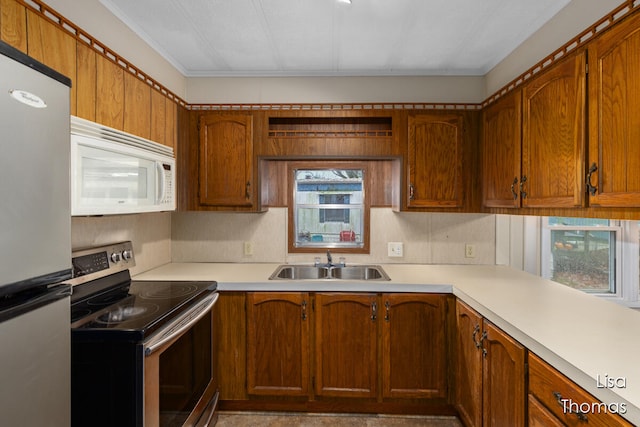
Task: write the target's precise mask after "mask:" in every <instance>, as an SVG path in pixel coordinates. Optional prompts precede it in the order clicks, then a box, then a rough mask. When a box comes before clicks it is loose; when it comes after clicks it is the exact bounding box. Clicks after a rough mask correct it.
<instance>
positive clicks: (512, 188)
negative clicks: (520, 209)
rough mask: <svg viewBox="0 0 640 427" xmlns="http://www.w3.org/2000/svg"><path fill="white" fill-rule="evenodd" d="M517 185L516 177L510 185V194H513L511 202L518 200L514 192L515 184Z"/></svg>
mask: <svg viewBox="0 0 640 427" xmlns="http://www.w3.org/2000/svg"><path fill="white" fill-rule="evenodd" d="M517 183H518V177H517V176H516V177H515V178H513V182H512V183H511V194H513V200H516V199H517V198H518V192H517V191H516V184H517Z"/></svg>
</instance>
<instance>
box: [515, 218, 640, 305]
mask: <svg viewBox="0 0 640 427" xmlns="http://www.w3.org/2000/svg"><path fill="white" fill-rule="evenodd" d="M538 224H539V228H540V241H539V248H538V250H537V253H538V254H539V261H540V265H539V270H538V271H539V273H540V276H541V277H543V278H546V279H548V280H552V279H551V274H550V262H551V231H552V230H554V229H556V230H557V229H561V230H564V229H568V230H576V229H578V230H596V231H613V232H614V233H615V246H616V248H615V257H616V262H615V268H614V274H615V279H614V280H615V287H616V292H615V293H602V292H593V291H586V293H588V294H590V295H594V296H597V297H599V298H603V299H607V300H610V301H612V302H616V303H618V304H621V305H625V306H628V307H632V308H638V307H640V300H639V299H640V262H639V256H640V233H639V230H640V224H639V223H638V221H619V220H609V225H608V226H549V217H541V218H539V223H538ZM525 252H528V253H529V256H530V257H532V256H534V254H533V253H531V252H530V251H525Z"/></svg>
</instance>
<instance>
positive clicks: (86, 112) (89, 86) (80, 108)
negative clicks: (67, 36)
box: [73, 41, 97, 121]
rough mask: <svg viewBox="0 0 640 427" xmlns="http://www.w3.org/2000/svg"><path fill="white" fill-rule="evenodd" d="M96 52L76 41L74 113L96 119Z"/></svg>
mask: <svg viewBox="0 0 640 427" xmlns="http://www.w3.org/2000/svg"><path fill="white" fill-rule="evenodd" d="M96 58H97V53H96V51H95V50H93V49H92V48H91V47H89V46H88V45H86V44H85V43H83V42H81V41H77V42H76V68H77V73H78V76H77V79H76V81H74V82H73V84H74V86H76V115H77V116H78V117H81V118H83V119H87V120H91V121H95V120H96V84H97V82H96V60H97V59H96Z"/></svg>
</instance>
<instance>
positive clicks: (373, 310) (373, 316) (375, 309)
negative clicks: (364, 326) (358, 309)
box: [371, 301, 378, 322]
mask: <svg viewBox="0 0 640 427" xmlns="http://www.w3.org/2000/svg"><path fill="white" fill-rule="evenodd" d="M377 318H378V304H376V302H375V301H374V302H372V303H371V320H372V321H374V322H375V321H376V319H377Z"/></svg>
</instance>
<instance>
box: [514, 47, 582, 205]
mask: <svg viewBox="0 0 640 427" xmlns="http://www.w3.org/2000/svg"><path fill="white" fill-rule="evenodd" d="M585 73H586V55H585V54H584V53H581V54H578V55H575V56H574V57H572V58H567V59H566V60H565V61H564V62H562V63H560V64H558V65H556V66H554V67H552V68H551V69H549V70H548V71H546V72H544V74H542V75H540V76H539V77H536V78H535V79H534V80H532V81H531V82H530V83H528V84H527V85H526V86H525V87H524V88H523V95H522V98H523V106H522V177H521V178H520V180H521V181H523V187H522V188H523V193H522V195H521V196H522V205H523V206H525V207H550V208H553V207H580V206H583V204H584V185H583V181H584V176H585V175H584V150H585V132H584V127H585V99H586V78H585V76H586V74H585Z"/></svg>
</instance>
